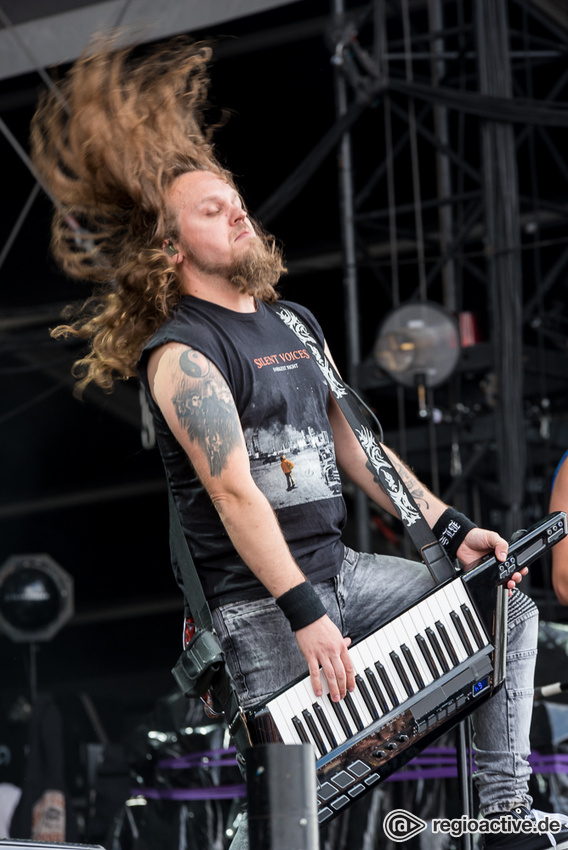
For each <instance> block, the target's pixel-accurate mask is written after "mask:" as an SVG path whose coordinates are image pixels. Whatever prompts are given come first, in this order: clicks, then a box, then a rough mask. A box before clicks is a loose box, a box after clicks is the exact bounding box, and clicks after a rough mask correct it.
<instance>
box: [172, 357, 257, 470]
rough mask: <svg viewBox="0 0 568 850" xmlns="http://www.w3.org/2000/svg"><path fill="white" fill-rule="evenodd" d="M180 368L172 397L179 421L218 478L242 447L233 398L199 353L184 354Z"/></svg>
mask: <svg viewBox="0 0 568 850" xmlns="http://www.w3.org/2000/svg"><path fill="white" fill-rule="evenodd" d="M179 365H180V369H181V373H182V374H180V376H179V378H178V379H177V380H176V384H175V389H174V394H173V396H172V403H173V406H174V409H175V412H176V415H177V418H178V421H179V423H180V425H181V426H182V428H183V429H184V430H185V431H186V432H187V434H188V436H189V438H190V440H191V441H192V442H196V443H197V444H198V445H199V446H200V448H201V449H202V450H203V452H204V453H205V455H206V457H207V460H208V463H209V471H210V473H211V475H212V476H213V477H215V476H218V475H220V474H221V473H222V472H223V470H224V469H225V467H226V464H227V458H228V457H229V455H230V453H231V452H232V450H233V449H234V448H235V447H236V446H238V445H239V444H240V443H241V436H240V429H239V420H238V414H237V411H236V408H235V404H234V401H233V397H232V395H231V392H230V390H229V388H228V387H227V384H226V383H225V381H224V380H223V378H222V377H221V375H220V374H219V372H218V370H217V369H216V368H215V367H214V366H213V365H212V364H211V362H210V361H209V360H207V358H206V357H204V356H203V355H202V354H200V353H199V352H198V351H194V350H192V349H189V350H187V351H184V352H183V353H182V354H181V355H180V358H179Z"/></svg>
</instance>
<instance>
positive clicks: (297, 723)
mask: <svg viewBox="0 0 568 850" xmlns="http://www.w3.org/2000/svg"><path fill="white" fill-rule="evenodd" d="M292 723H293V725H294V729H295V730H296V732H297V733H298V737H299V738H300V741H302V743H303V744H311V743H312V742H311V741H310V739H309V738H308V733H307V732H306V730H305V729H304V724H303V723H302V721H301V720H300V718H299V717H293V718H292Z"/></svg>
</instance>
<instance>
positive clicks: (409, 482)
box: [367, 455, 430, 509]
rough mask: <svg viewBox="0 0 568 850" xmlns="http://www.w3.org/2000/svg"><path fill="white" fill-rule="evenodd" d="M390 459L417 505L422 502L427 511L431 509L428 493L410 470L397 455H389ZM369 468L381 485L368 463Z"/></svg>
mask: <svg viewBox="0 0 568 850" xmlns="http://www.w3.org/2000/svg"><path fill="white" fill-rule="evenodd" d="M389 459H390V461H391V463H392V465H393V466H394V468H395V469H396V471H397V472H398V474H399V476H400V477H401V479H402V481H403V482H404V484H405V486H406V489H407V490H408V492H409V493H410V495H411V496H412V498H413V499H414V501H415V502H416V503H419V502H421V503H422V505H423V507H424V508H425V509H428V508H429V507H430V504H429V501H428V491H427V490H426V488H425V487H423V486H422V484H421V483H420V481H418V479H417V478H416V477H415V476H414V475H413V474H412V473H411V472H410V470H409V469H408V468H407V467H406V466H405V465H404V464H403V463H402V461H400V460H399V459H398V458H397V457H396V455H394V456H393V455H389ZM367 468H368V469H370V471H371V472H372V473H373V478H374V479H375V481H376V482H377V484H379V485H380V483H381V482H380V480H379V477H378V475H377V474H376V472H375V470H374V469H373V467H372V465H371V464H370V463H369V462H367Z"/></svg>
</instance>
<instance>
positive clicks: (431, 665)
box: [414, 635, 440, 679]
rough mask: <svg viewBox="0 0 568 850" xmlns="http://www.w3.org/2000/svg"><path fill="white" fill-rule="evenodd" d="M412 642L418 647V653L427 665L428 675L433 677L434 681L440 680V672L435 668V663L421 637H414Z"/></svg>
mask: <svg viewBox="0 0 568 850" xmlns="http://www.w3.org/2000/svg"><path fill="white" fill-rule="evenodd" d="M414 640H415V641H416V643H417V644H418V646H419V647H420V652H421V653H422V655H423V657H424V661H425V662H426V664H427V665H428V669H429V670H430V673H431V674H432V675H433V677H434V678H435V679H439V678H440V671H439V670H438V668H437V667H436V662H435V661H434V659H433V658H432V653H431V652H430V647H429V646H428V644H427V643H426V640H425V639H424V638H423V637H422V635H414Z"/></svg>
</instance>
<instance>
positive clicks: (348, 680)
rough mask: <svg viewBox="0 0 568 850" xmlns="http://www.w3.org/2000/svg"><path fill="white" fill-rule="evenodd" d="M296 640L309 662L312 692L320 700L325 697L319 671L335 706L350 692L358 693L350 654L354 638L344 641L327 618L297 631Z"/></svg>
mask: <svg viewBox="0 0 568 850" xmlns="http://www.w3.org/2000/svg"><path fill="white" fill-rule="evenodd" d="M296 640H297V642H298V646H299V647H300V650H301V651H302V654H303V656H304V658H305V659H306V661H307V662H308V668H309V671H310V679H311V682H312V688H313V689H314V694H315V695H316V696H317V697H321V695H322V693H323V691H322V685H321V677H320V667H321V669H322V672H323V673H324V675H325V678H326V679H327V683H328V685H329V693H330V695H331V699H332V700H333V701H334V702H338V701H339V700H340V699H343V697H344V696H345V694H346V693H347V691H353V690H355V670H354V668H353V664H352V662H351V659H350V657H349V653H348V652H347V647H348V646H349V644H350V643H351V638H349V637H346V638H344V637H343V636H342V634H341V632H340V631H339V629H338V628H337V626H336V625H335V624H334V623H333V622H332V621H331V620H330V619H329V617H328V616H327V614H326V615H325V616H324V617H320V618H319V620H316V621H315V622H313V623H310V625H309V626H304V628H303V629H298V631H297V632H296Z"/></svg>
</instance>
